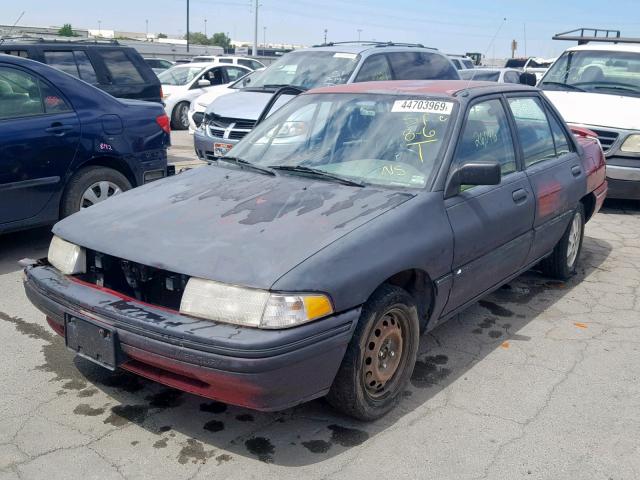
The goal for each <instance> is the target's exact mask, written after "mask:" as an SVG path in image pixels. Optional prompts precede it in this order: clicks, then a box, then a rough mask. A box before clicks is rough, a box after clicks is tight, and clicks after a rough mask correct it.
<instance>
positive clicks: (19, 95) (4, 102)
mask: <svg viewBox="0 0 640 480" xmlns="http://www.w3.org/2000/svg"><path fill="white" fill-rule="evenodd" d="M43 113H44V106H43V105H42V98H41V96H40V88H39V86H38V80H37V79H36V78H35V77H33V76H32V75H29V74H28V73H26V72H23V71H22V70H16V69H13V68H7V67H0V119H8V118H19V117H29V116H33V115H41V114H43Z"/></svg>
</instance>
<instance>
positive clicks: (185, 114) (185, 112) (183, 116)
mask: <svg viewBox="0 0 640 480" xmlns="http://www.w3.org/2000/svg"><path fill="white" fill-rule="evenodd" d="M180 121H181V122H182V126H183V127H185V128H187V127H188V126H189V105H183V106H182V107H181V108H180Z"/></svg>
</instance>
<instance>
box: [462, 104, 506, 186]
mask: <svg viewBox="0 0 640 480" xmlns="http://www.w3.org/2000/svg"><path fill="white" fill-rule="evenodd" d="M496 160H498V161H499V162H500V170H501V172H502V175H507V174H509V173H512V172H515V171H516V154H515V150H514V148H513V140H512V138H511V130H510V129H509V122H508V120H507V115H506V113H505V111H504V108H502V103H501V102H500V100H487V101H484V102H480V103H476V104H475V105H473V106H472V107H471V108H470V109H469V114H468V115H467V120H466V123H465V126H464V130H463V131H462V135H461V136H460V140H459V142H458V148H457V149H456V156H455V163H457V164H458V165H463V164H465V163H468V162H482V161H486V162H493V161H496Z"/></svg>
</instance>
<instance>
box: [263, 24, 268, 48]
mask: <svg viewBox="0 0 640 480" xmlns="http://www.w3.org/2000/svg"><path fill="white" fill-rule="evenodd" d="M262 46H263V47H264V48H267V27H262Z"/></svg>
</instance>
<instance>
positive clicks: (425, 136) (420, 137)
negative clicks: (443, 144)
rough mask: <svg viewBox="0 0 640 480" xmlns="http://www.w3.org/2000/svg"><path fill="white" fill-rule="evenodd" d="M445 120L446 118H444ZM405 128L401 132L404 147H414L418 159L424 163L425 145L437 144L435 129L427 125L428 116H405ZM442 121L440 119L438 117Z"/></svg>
mask: <svg viewBox="0 0 640 480" xmlns="http://www.w3.org/2000/svg"><path fill="white" fill-rule="evenodd" d="M445 120H446V117H445ZM404 121H405V125H406V128H405V130H404V132H402V136H403V138H404V141H405V142H406V147H408V148H410V147H414V148H415V149H416V152H417V154H418V157H419V158H420V161H421V162H423V163H424V152H423V148H424V147H425V146H426V144H427V143H433V142H437V141H438V138H437V137H436V131H435V129H433V128H431V127H430V125H429V114H428V113H424V114H422V115H421V116H417V117H416V116H415V115H411V116H406V117H405V118H404ZM440 121H442V117H440Z"/></svg>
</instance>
